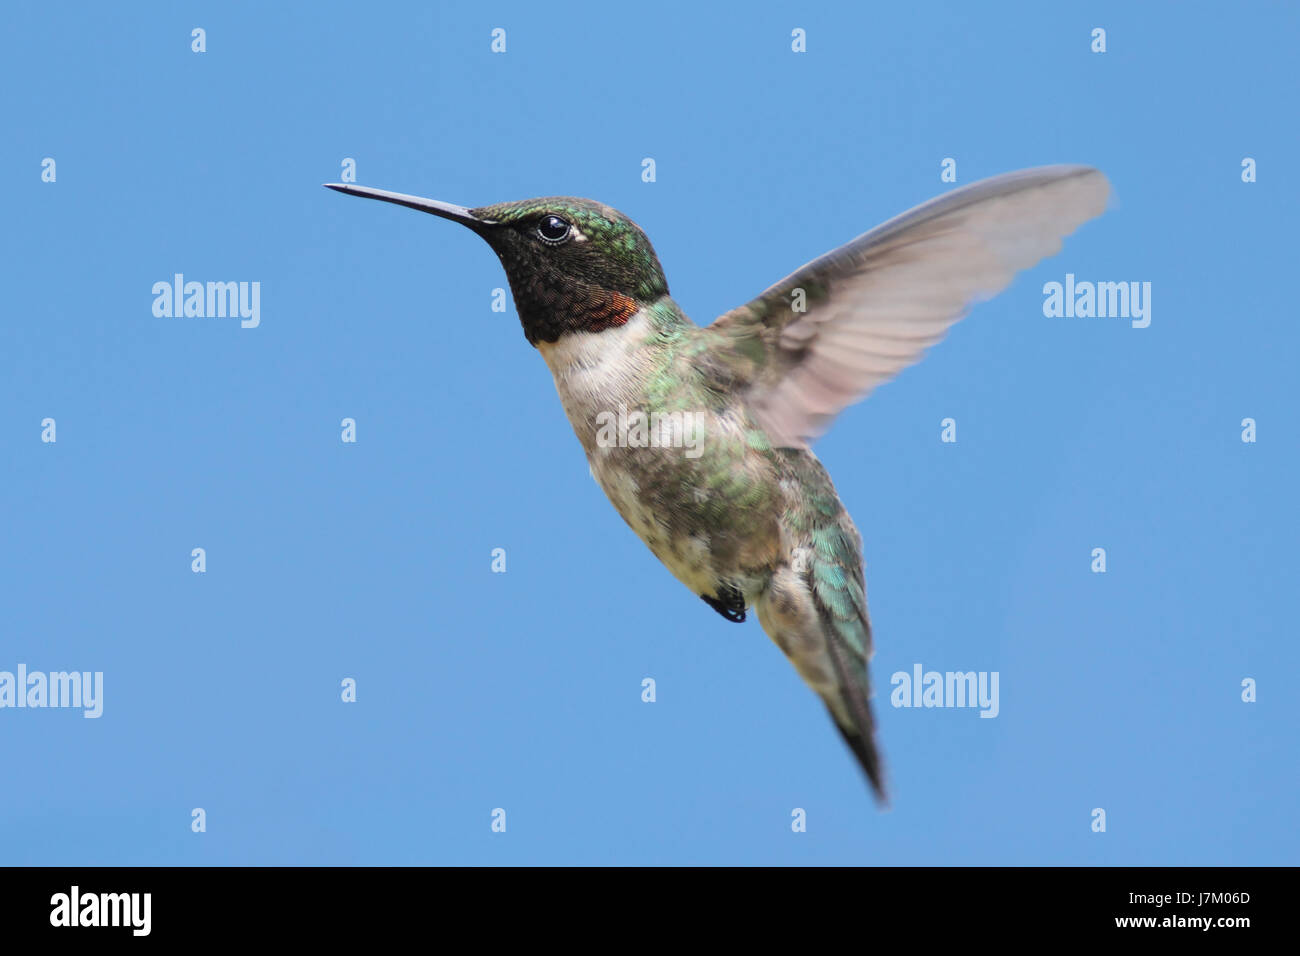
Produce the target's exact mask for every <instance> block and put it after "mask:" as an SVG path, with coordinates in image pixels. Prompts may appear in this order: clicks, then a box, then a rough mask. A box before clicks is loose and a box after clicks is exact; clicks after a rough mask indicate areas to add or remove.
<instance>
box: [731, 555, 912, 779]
mask: <svg viewBox="0 0 1300 956" xmlns="http://www.w3.org/2000/svg"><path fill="white" fill-rule="evenodd" d="M845 544H849V542H845ZM844 553H845V552H844V551H842V550H841V549H838V548H836V549H833V550H829V551H828V550H826V549H822V553H821V554H820V555H819V554H818V551H817V550H816V549H813V550H812V551H811V557H810V558H809V559H808V561H807V566H806V567H803V568H798V569H796V567H794V566H789V567H784V568H781V569H780V570H779V571H778V572H777V573H776V574H774V575H773V577H772V582H771V585H770V586H769V589H768V591H767V593H766V594H765V595H764V596H763V597H762V598H761V599H760V600H759V602H758V605H757V610H758V616H759V620H760V621H761V622H762V624H763V629H764V630H765V631H767V634H768V636H769V637H771V638H772V640H773V641H775V642H776V644H777V646H778V647H780V648H781V650H782V651H784V652H785V655H786V656H787V657H788V658H790V662H791V663H792V664H793V665H794V666H795V669H796V670H797V671H798V672H799V675H800V676H801V677H802V678H803V679H804V682H805V683H807V684H808V685H809V686H810V687H811V688H812V689H813V690H814V691H816V692H817V694H818V696H820V697H821V698H822V701H823V702H824V703H825V704H826V709H827V710H828V711H830V715H831V718H832V719H833V720H834V721H835V726H836V727H837V728H838V729H839V732H840V735H841V736H842V737H843V738H844V742H845V743H846V744H848V746H849V749H850V750H851V751H852V752H853V755H854V756H855V757H856V758H857V759H858V763H859V764H861V766H862V770H863V772H864V773H865V774H866V776H867V780H868V781H869V782H870V784H871V789H872V791H873V793H874V794H875V797H876V800H877V802H878V803H880V804H881V805H886V804H887V803H888V796H887V793H886V787H885V773H884V765H883V761H882V759H881V756H880V749H879V747H878V746H877V745H876V722H875V718H874V717H873V715H872V712H871V702H870V701H871V682H870V678H869V675H868V671H867V659H868V658H869V657H870V655H871V624H870V621H869V620H868V618H867V607H866V594H865V588H864V585H863V582H862V572H861V564H860V558H858V555H857V552H856V550H854V551H853V553H852V557H851V559H850V560H847V561H840V560H837V559H836V555H837V554H839V555H842V554H844Z"/></svg>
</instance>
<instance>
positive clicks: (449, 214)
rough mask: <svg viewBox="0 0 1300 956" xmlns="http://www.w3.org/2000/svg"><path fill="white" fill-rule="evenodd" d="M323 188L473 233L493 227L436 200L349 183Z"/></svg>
mask: <svg viewBox="0 0 1300 956" xmlns="http://www.w3.org/2000/svg"><path fill="white" fill-rule="evenodd" d="M324 186H325V188H326V189H333V190H336V191H338V192H341V193H345V194H347V195H349V196H362V197H364V198H366V199H380V200H383V201H384V202H391V203H396V204H397V205H399V206H409V207H410V208H412V209H418V210H420V212H427V213H429V214H430V215H433V216H440V217H442V218H443V219H450V220H452V221H453V222H458V223H460V224H461V225H462V226H469V228H471V229H473V230H474V231H475V232H481V231H482V230H483V228H484V227H486V226H492V225H495V223H494V222H493V221H492V220H490V219H479V218H478V217H477V216H475V215H474V214H473V213H471V212H470V211H469V210H468V209H466V208H465V207H464V206H457V205H454V204H452V203H449V202H439V201H438V200H436V199H422V198H420V197H419V196H408V195H406V193H390V192H389V191H388V190H387V189H371V188H370V187H369V186H354V185H352V184H351V183H325V184H324Z"/></svg>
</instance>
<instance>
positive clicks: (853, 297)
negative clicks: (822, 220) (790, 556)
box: [710, 166, 1110, 448]
mask: <svg viewBox="0 0 1300 956" xmlns="http://www.w3.org/2000/svg"><path fill="white" fill-rule="evenodd" d="M1109 194H1110V184H1109V183H1108V182H1107V181H1106V177H1105V176H1103V175H1102V174H1101V172H1100V171H1098V170H1096V169H1093V168H1092V167H1090V166H1042V167H1039V168H1036V169H1025V170H1021V171H1019V172H1014V173H1007V174H1006V175H1003V176H994V177H993V178H991V179H985V180H981V181H980V182H977V183H973V184H971V185H969V186H965V187H962V188H961V189H955V190H953V191H952V192H950V193H948V194H947V195H944V196H940V197H939V198H937V199H933V200H931V201H930V202H927V203H924V204H922V205H920V206H917V207H916V208H915V209H912V210H910V211H908V212H905V213H903V214H902V215H901V216H896V217H895V218H893V219H891V220H890V221H889V222H886V223H885V224H883V225H881V226H877V227H876V228H875V229H872V230H871V231H870V232H868V233H865V234H863V235H861V236H859V237H858V238H857V239H854V240H853V241H852V242H850V243H848V244H847V245H843V246H841V247H840V248H838V249H835V250H834V251H832V252H828V253H827V254H826V255H824V256H822V257H821V258H820V259H814V260H813V261H812V262H810V263H808V264H807V265H806V266H804V267H803V268H802V269H800V270H799V271H797V272H795V273H794V274H793V275H790V276H788V277H786V278H785V279H783V280H781V281H780V282H778V283H777V284H776V285H774V286H772V287H771V288H770V289H768V290H767V291H766V292H764V293H763V294H762V295H761V296H759V297H758V298H757V299H754V300H753V301H752V302H750V303H748V304H746V305H742V306H741V307H740V308H738V309H732V310H731V311H730V312H728V313H726V314H725V315H722V316H720V317H719V318H718V319H717V321H715V322H714V323H713V325H712V326H710V330H711V331H713V332H715V333H717V334H718V335H719V336H721V337H722V341H721V342H719V343H718V347H720V348H723V349H728V350H730V352H729V355H728V358H729V362H728V365H730V366H731V367H732V368H733V369H735V371H736V372H737V373H739V375H740V376H741V377H742V378H743V379H745V380H746V381H748V391H747V396H746V397H747V399H748V400H749V402H750V405H751V407H752V408H753V409H754V411H755V413H756V414H757V416H758V418H759V422H760V423H761V424H762V425H763V427H764V428H765V429H766V430H767V432H768V435H769V437H771V438H772V440H773V441H774V442H776V443H777V444H778V445H782V446H788V447H796V448H798V447H802V446H804V445H806V444H807V443H808V442H810V441H812V440H813V439H815V438H816V437H817V436H818V435H820V434H821V433H822V432H823V431H825V430H826V428H827V427H828V426H829V425H830V422H831V420H832V419H833V418H834V417H835V416H836V415H837V414H839V412H840V411H841V410H842V409H843V408H845V407H846V406H848V405H851V404H852V403H853V402H856V401H857V400H859V399H860V398H862V397H864V396H865V395H866V394H867V393H868V392H870V391H871V390H872V389H873V388H875V387H876V386H877V385H879V384H880V383H881V382H884V381H887V380H888V379H890V378H892V377H893V376H894V375H895V374H897V373H898V371H899V370H900V369H903V368H905V367H907V366H908V365H911V364H913V363H914V362H916V361H917V360H919V359H920V358H921V355H922V354H923V353H924V352H925V350H926V349H927V348H928V347H930V346H931V345H934V344H935V343H936V342H938V341H939V340H940V339H941V338H943V336H944V333H945V332H947V331H948V327H949V326H950V325H952V324H953V323H954V322H956V321H957V320H958V319H960V318H961V317H962V316H963V315H965V314H966V311H967V310H968V309H969V308H970V306H971V305H972V304H974V303H975V302H979V301H982V300H984V299H989V298H992V297H993V296H994V295H996V294H997V293H999V292H1001V291H1002V290H1003V289H1005V288H1006V287H1007V285H1008V284H1010V282H1011V279H1012V277H1013V276H1014V275H1015V274H1016V273H1017V272H1018V271H1020V270H1021V269H1027V268H1029V267H1030V266H1032V265H1034V264H1035V263H1037V262H1038V261H1039V260H1041V259H1043V258H1045V257H1047V256H1051V255H1055V254H1056V253H1057V252H1058V251H1060V248H1061V240H1062V239H1063V238H1064V237H1065V236H1068V235H1069V234H1070V233H1072V232H1074V230H1075V229H1077V228H1078V227H1079V226H1080V225H1081V224H1082V223H1084V222H1087V221H1088V220H1089V219H1092V218H1093V217H1095V216H1098V215H1100V214H1101V213H1102V212H1103V211H1104V210H1105V207H1106V200H1107V198H1108V196H1109ZM800 290H802V294H800ZM801 300H802V301H801ZM801 305H802V306H803V308H804V309H805V311H797V310H798V309H799V307H800V306H801Z"/></svg>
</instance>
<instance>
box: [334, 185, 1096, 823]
mask: <svg viewBox="0 0 1300 956" xmlns="http://www.w3.org/2000/svg"><path fill="white" fill-rule="evenodd" d="M325 185H326V186H327V187H328V188H330V189H334V190H337V191H339V192H341V193H346V194H347V195H350V196H361V197H364V198H367V199H378V200H381V201H383V202H388V203H396V204H397V205H401V206H408V207H410V208H412V209H418V210H420V211H421V212H426V213H430V214H432V215H434V216H438V217H440V218H442V219H449V220H451V221H453V222H458V223H460V224H461V225H463V226H465V227H467V228H468V229H470V230H471V231H473V232H475V233H477V234H478V235H479V236H481V237H482V238H483V239H484V240H486V241H487V243H488V245H489V246H491V248H492V249H493V251H494V252H496V254H497V257H498V258H499V259H500V260H501V264H502V266H503V267H504V268H505V272H506V276H507V278H508V279H509V283H510V290H511V293H512V295H513V298H514V302H515V307H516V310H517V311H518V313H519V321H520V323H521V325H522V326H523V332H524V337H525V338H526V339H527V340H528V343H529V344H530V345H532V346H533V347H535V348H536V349H537V351H538V352H540V353H541V356H542V359H543V360H544V361H545V362H546V364H547V366H548V367H549V368H550V371H551V373H552V375H553V377H554V379H555V387H556V390H557V391H558V392H559V397H560V403H561V405H562V406H563V408H564V411H565V414H566V415H567V416H568V419H569V422H570V424H571V425H572V426H573V430H574V432H575V433H576V434H577V437H578V440H579V442H581V444H582V447H583V450H584V451H585V452H586V456H587V461H588V464H589V466H590V470H591V474H592V476H593V477H594V478H595V480H596V482H597V483H598V484H599V485H600V487H601V488H602V489H603V490H604V492H605V494H606V495H607V496H608V497H609V500H610V502H611V503H612V504H613V505H614V508H615V509H616V510H617V511H618V513H619V514H620V515H621V516H622V518H623V520H624V521H626V522H627V524H628V525H629V526H630V527H631V528H632V530H633V531H634V532H635V533H636V534H637V536H638V537H640V538H641V540H642V541H643V542H645V544H646V545H647V546H648V547H649V548H650V550H651V552H653V553H654V555H655V557H657V558H658V559H659V560H660V561H661V562H662V563H663V564H664V566H665V567H666V568H667V569H668V570H669V571H670V572H671V573H672V574H673V575H674V576H675V577H676V578H677V579H678V580H679V581H681V582H682V583H683V584H684V585H686V587H688V588H689V589H690V590H691V591H692V592H694V593H695V594H696V595H698V596H699V597H700V598H701V599H703V601H704V602H705V603H706V604H707V605H708V606H709V607H711V608H712V609H713V610H715V611H717V612H718V613H719V614H720V615H722V616H723V617H724V618H725V619H726V620H728V621H733V622H741V621H744V620H745V618H746V613H747V612H748V611H749V610H750V609H753V610H754V611H755V612H756V613H757V615H758V619H759V622H760V623H761V625H762V627H763V630H764V631H765V632H766V633H767V635H768V636H769V637H770V638H771V639H772V641H773V642H774V643H775V644H776V645H777V647H779V648H780V649H781V651H782V652H783V653H784V654H785V655H786V657H787V658H789V660H790V662H791V664H793V665H794V669H795V670H796V671H797V672H798V674H799V676H800V677H801V678H802V679H803V680H804V682H805V683H806V684H807V685H808V686H809V687H810V688H812V690H813V691H814V692H815V693H816V694H817V695H818V696H819V697H820V698H821V700H822V702H823V703H824V704H825V706H826V709H827V710H828V711H829V713H830V717H831V719H832V721H833V723H834V725H835V727H836V728H837V729H838V730H839V732H840V734H841V736H842V737H843V739H844V741H845V743H846V744H847V745H848V747H849V750H850V751H851V752H852V753H853V755H854V756H855V757H856V758H857V761H858V763H859V764H860V765H861V767H862V770H863V772H864V773H865V775H866V777H867V780H868V782H869V784H870V786H871V789H872V791H873V793H874V795H875V797H876V799H877V801H878V802H880V803H881V804H882V805H883V804H885V803H886V801H887V799H888V798H887V790H886V782H885V772H884V767H883V761H882V758H881V754H880V748H879V745H878V743H877V740H876V729H875V719H874V717H873V714H872V709H871V704H870V699H871V696H872V693H871V683H870V678H869V674H868V661H869V660H870V658H871V655H872V650H873V637H872V629H871V620H870V617H869V616H868V613H867V592H866V581H865V576H864V572H863V557H862V537H861V535H860V534H859V533H858V530H857V528H856V526H855V525H854V523H853V520H852V519H851V518H850V517H849V514H848V512H847V511H846V510H845V508H844V505H843V504H842V503H841V501H840V498H839V495H838V494H837V493H836V491H835V486H834V485H833V484H832V483H831V479H830V475H828V474H827V472H826V469H825V467H823V465H822V463H821V461H819V460H818V458H817V456H816V455H814V454H813V452H812V450H811V448H810V445H811V444H812V443H813V441H814V440H815V439H816V438H817V437H818V436H819V435H821V434H822V433H823V432H824V431H825V429H826V428H827V427H828V426H829V425H830V423H831V421H832V419H833V418H834V417H835V416H836V415H837V414H838V413H839V412H840V411H841V410H842V409H844V408H845V407H846V406H848V405H850V404H852V403H854V402H856V401H858V400H859V399H861V398H863V397H865V396H866V395H867V394H868V393H869V392H871V391H872V390H873V389H874V388H876V386H878V385H880V384H881V383H883V382H886V381H888V380H889V379H891V378H893V376H894V375H895V374H896V373H898V372H899V371H900V370H901V369H903V368H904V367H906V366H908V365H911V364H913V363H915V362H916V361H918V360H919V359H920V358H921V356H922V354H923V353H924V352H925V351H926V349H928V348H929V347H930V346H932V345H934V344H935V343H937V342H938V341H939V340H940V339H941V338H943V336H944V334H945V333H946V332H947V330H948V328H949V327H950V326H951V325H952V324H953V323H954V322H956V321H957V320H958V319H960V318H962V317H963V316H964V315H965V314H966V313H967V311H968V310H969V309H970V308H971V307H972V306H973V305H974V304H975V303H977V302H980V301H982V300H985V299H988V298H991V297H992V296H994V295H996V294H997V293H999V292H1001V291H1002V290H1003V289H1005V288H1006V287H1007V285H1008V284H1010V282H1011V280H1012V278H1013V276H1014V275H1015V274H1016V273H1017V272H1019V271H1021V270H1023V269H1028V268H1029V267H1031V266H1033V265H1035V264H1036V263H1037V262H1038V261H1039V260H1041V259H1043V258H1045V257H1047V256H1051V255H1055V254H1056V253H1057V252H1058V251H1060V248H1061V241H1062V239H1063V238H1064V237H1066V236H1068V235H1070V234H1071V233H1072V232H1074V231H1075V230H1076V229H1077V228H1078V227H1079V226H1080V225H1081V224H1083V223H1084V222H1086V221H1088V220H1089V219H1092V218H1094V217H1096V216H1098V215H1100V214H1101V213H1102V212H1103V211H1104V209H1105V206H1106V203H1107V199H1108V196H1109V193H1110V185H1109V183H1108V182H1107V180H1106V177H1105V176H1104V175H1103V174H1102V173H1101V172H1100V171H1099V170H1097V169H1095V168H1092V167H1089V166H1076V165H1058V166H1042V167H1037V168H1033V169H1024V170H1020V171H1017V172H1012V173H1006V174H1004V175H1000V176H994V177H992V178H989V179H984V180H981V181H979V182H976V183H972V184H971V185H969V186H964V187H961V188H957V189H954V190H952V191H950V192H948V193H946V194H944V195H942V196H940V197H938V198H935V199H932V200H930V201H929V202H926V203H923V204H921V205H919V206H916V207H915V208H913V209H911V210H909V211H907V212H904V213H902V214H901V215H899V216H896V217H895V218H893V219H890V220H889V221H888V222H885V223H884V224H883V225H880V226H877V227H876V228H874V229H872V230H870V231H868V232H865V233H863V234H862V235H860V236H858V237H857V238H856V239H853V240H851V241H849V242H848V243H846V244H844V245H842V246H840V247H838V248H836V249H833V250H832V251H830V252H828V253H826V254H825V255H823V256H821V257H819V258H817V259H814V260H812V261H811V262H809V263H808V264H807V265H805V266H803V267H802V268H800V269H797V270H795V271H794V272H792V273H791V274H790V275H788V276H787V277H786V278H784V279H782V280H781V281H780V282H777V283H776V284H775V285H773V286H771V287H770V288H768V289H767V290H766V291H765V292H763V293H761V294H760V295H758V296H757V297H756V298H754V299H751V300H750V301H749V302H746V303H745V304H744V305H741V306H738V307H737V308H734V309H732V310H731V311H730V312H727V313H725V314H723V315H721V316H719V317H718V318H717V319H715V320H714V322H713V323H712V324H711V325H708V326H704V327H701V326H698V325H696V324H695V323H694V322H692V321H691V319H690V318H688V317H687V315H686V313H685V312H684V311H683V310H682V309H681V308H680V307H679V306H678V305H677V303H676V302H674V301H673V299H672V297H671V296H670V295H669V293H668V282H667V280H666V279H665V277H664V271H663V268H662V267H661V266H660V264H659V259H658V256H656V254H655V251H654V248H653V247H652V246H651V244H650V240H649V239H648V238H647V237H646V234H645V233H644V232H642V230H641V229H640V227H638V226H637V224H636V223H634V222H633V221H632V220H631V219H629V218H628V217H627V216H625V215H623V214H622V213H620V212H618V211H617V210H615V209H612V208H610V207H609V206H607V205H605V204H603V203H600V202H596V201H594V200H591V199H579V198H574V197H568V196H550V197H545V198H540V199H525V200H521V201H517V202H503V203H497V204H495V205H490V206H479V207H477V208H473V209H470V208H466V207H463V206H457V205H453V204H451V203H446V202H440V201H437V200H433V199H422V198H420V197H418V196H411V195H406V194H403V193H394V192H389V191H387V190H382V189H372V188H368V187H364V186H357V185H354V184H346V183H327V184H325ZM737 238H738V237H736V236H727V237H725V241H728V242H735V241H736V240H737ZM723 239H724V237H723V236H719V240H720V241H722V240H723ZM628 410H630V411H628ZM616 411H617V413H618V414H620V415H624V416H625V418H624V420H626V421H636V422H639V423H641V424H642V425H644V422H645V421H646V420H647V419H649V420H650V421H651V422H652V423H653V422H654V421H655V420H656V418H655V416H658V419H657V420H658V421H659V422H660V424H661V426H662V427H661V428H660V434H659V435H658V436H657V437H659V438H660V439H661V440H659V441H655V440H654V439H655V437H656V436H655V435H654V434H651V435H650V440H649V441H646V440H645V439H646V435H645V434H644V433H640V434H638V433H637V432H636V431H635V429H631V428H629V429H625V430H624V431H625V432H626V434H623V433H620V435H619V436H618V438H617V439H615V438H613V437H612V435H611V432H612V431H613V429H612V428H610V427H609V425H610V422H611V415H613V414H614V413H615V412H616ZM638 414H639V415H640V416H641V417H640V418H637V417H636V416H637V415H638ZM675 416H680V417H675ZM679 421H680V422H681V423H682V427H679V426H678V422H679ZM664 422H667V423H669V424H668V425H667V426H663V423H664ZM687 422H689V423H690V424H691V425H693V426H694V427H695V429H696V430H697V432H698V436H700V441H698V442H697V443H695V445H694V453H693V454H692V453H691V448H690V447H687V445H688V443H687V441H686V440H685V437H684V436H683V432H684V431H685V430H686V429H685V424H686V423H687ZM651 431H652V432H653V429H651ZM665 437H666V438H668V439H680V440H662V439H664V438H665ZM625 438H626V439H628V440H624V439H625Z"/></svg>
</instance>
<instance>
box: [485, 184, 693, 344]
mask: <svg viewBox="0 0 1300 956" xmlns="http://www.w3.org/2000/svg"><path fill="white" fill-rule="evenodd" d="M470 214H471V215H472V216H474V218H475V219H478V220H479V221H480V222H481V223H482V225H478V226H477V227H474V228H475V232H477V233H478V234H479V235H481V236H482V237H483V238H484V239H486V240H487V242H488V244H489V245H491V246H492V248H493V249H494V250H495V251H496V254H497V256H498V257H499V258H500V259H501V264H502V265H503V266H504V267H505V270H506V276H507V277H508V278H509V280H510V291H511V292H512V293H513V295H514V298H515V306H516V308H518V310H519V319H520V321H521V322H522V323H523V327H524V334H525V335H526V336H527V337H528V341H529V342H531V343H532V344H534V345H536V344H537V343H539V342H554V341H556V340H557V339H559V338H560V336H562V335H564V334H565V333H566V332H577V331H586V332H599V331H602V330H604V329H608V328H613V327H615V326H619V325H622V324H623V323H624V322H627V321H628V319H630V318H631V317H632V316H633V315H635V314H636V313H637V311H638V310H639V309H641V308H642V307H643V306H645V305H649V304H650V303H652V302H654V301H655V300H656V299H658V298H659V297H660V296H664V295H667V294H668V283H667V282H666V281H665V280H664V274H663V270H662V269H661V268H660V266H659V259H658V258H657V257H656V256H655V252H654V248H653V247H652V246H651V245H650V240H649V239H647V238H646V236H645V233H643V232H642V231H641V229H640V228H639V227H638V226H637V225H636V223H634V222H632V220H630V219H628V218H627V217H625V216H623V215H622V214H621V213H619V212H617V211H615V210H613V209H611V208H609V207H608V206H604V205H601V204H600V203H597V202H593V201H592V200H590V199H573V198H569V197H548V198H545V199H526V200H523V201H521V202H513V203H501V204H498V205H495V206H483V207H481V208H478V209H473V210H470ZM467 225H468V223H467Z"/></svg>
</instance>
